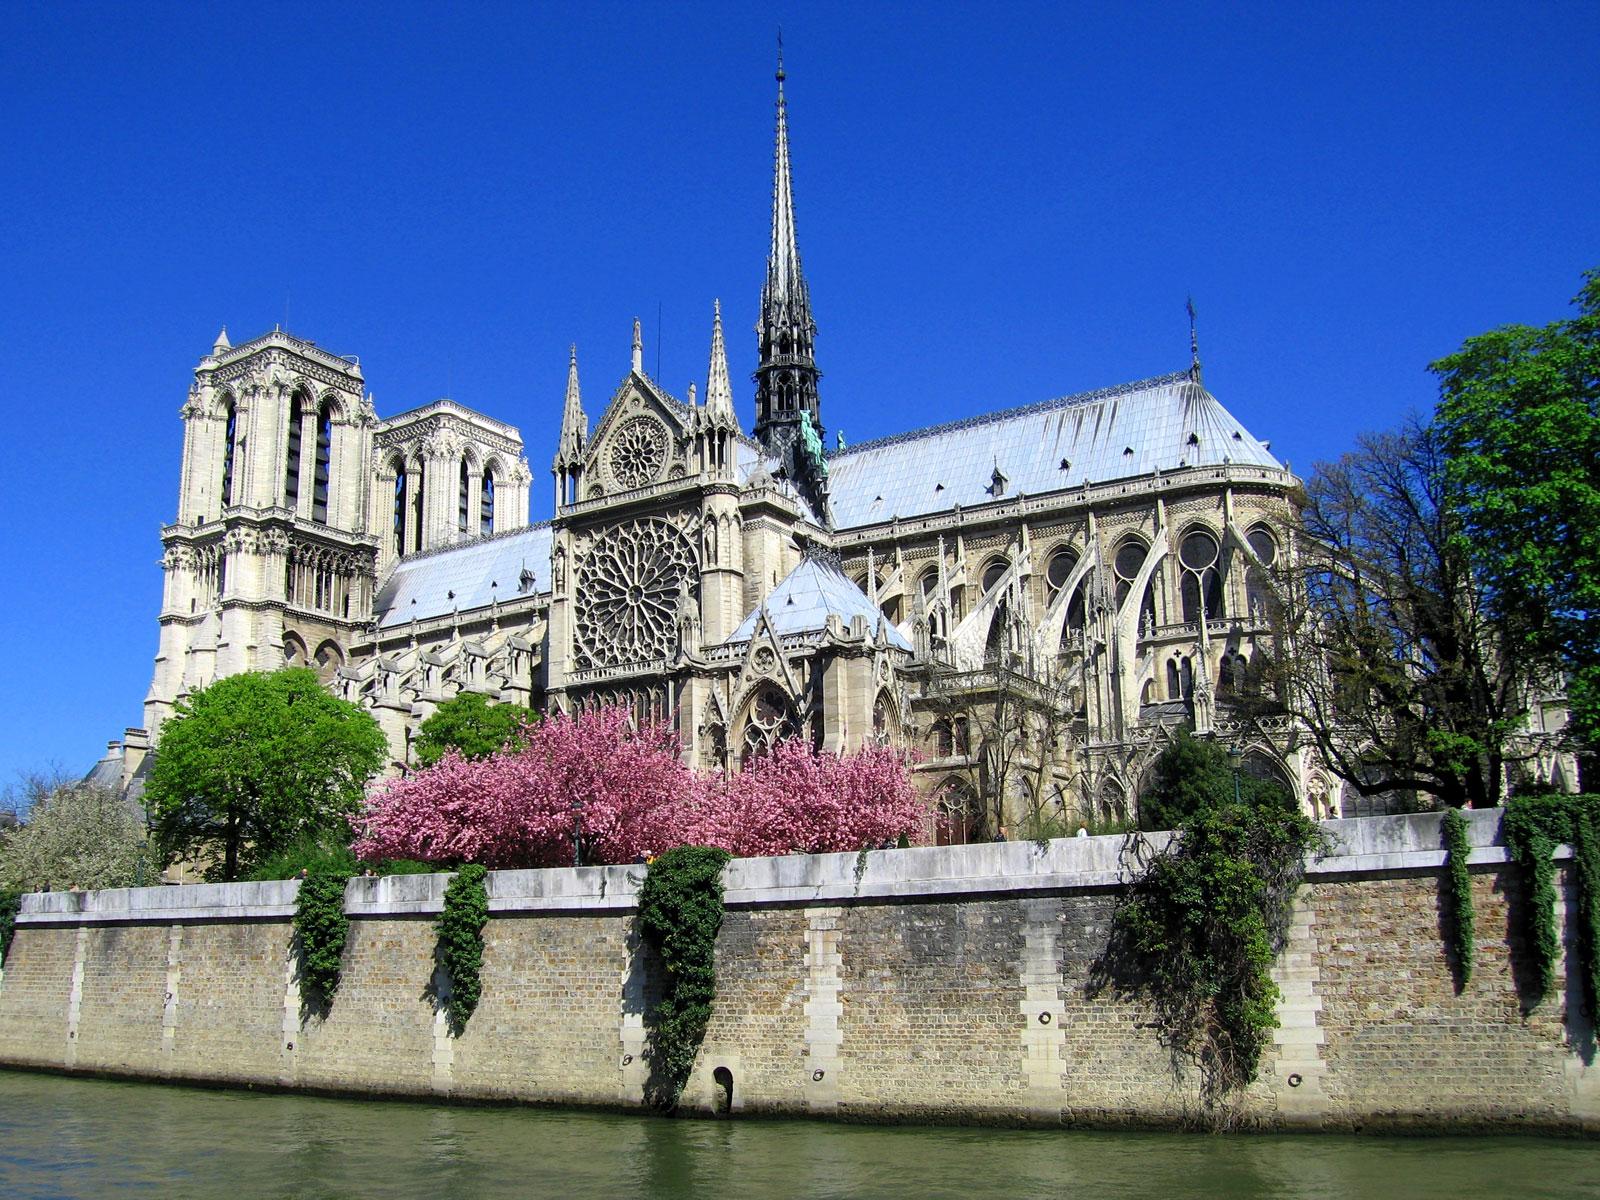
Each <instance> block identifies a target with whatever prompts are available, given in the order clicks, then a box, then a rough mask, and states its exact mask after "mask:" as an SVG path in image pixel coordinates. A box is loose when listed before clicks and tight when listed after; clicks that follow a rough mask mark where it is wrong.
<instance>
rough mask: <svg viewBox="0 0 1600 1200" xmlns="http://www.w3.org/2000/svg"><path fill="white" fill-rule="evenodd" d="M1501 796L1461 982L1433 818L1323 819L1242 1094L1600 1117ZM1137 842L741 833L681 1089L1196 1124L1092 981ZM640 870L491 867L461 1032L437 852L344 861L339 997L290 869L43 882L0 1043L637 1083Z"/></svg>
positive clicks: (1380, 1114) (1546, 1124)
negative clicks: (298, 962)
mask: <svg viewBox="0 0 1600 1200" xmlns="http://www.w3.org/2000/svg"><path fill="white" fill-rule="evenodd" d="M1497 822H1498V813H1495V812H1484V813H1478V814H1474V826H1473V830H1472V840H1473V843H1474V845H1475V846H1476V847H1477V848H1476V849H1475V850H1474V852H1473V860H1472V861H1473V878H1474V888H1475V898H1476V902H1477V906H1478V907H1477V911H1478V926H1477V928H1478V964H1477V968H1476V970H1475V972H1474V976H1473V979H1472V981H1471V983H1470V984H1469V985H1468V986H1467V988H1466V990H1465V991H1464V992H1462V993H1460V994H1458V993H1457V992H1456V991H1455V989H1454V986H1453V982H1452V975H1451V965H1450V962H1449V956H1448V953H1447V951H1446V949H1445V945H1444V942H1443V940H1442V938H1441V934H1440V928H1439V925H1440V922H1439V892H1440V876H1441V866H1442V858H1443V854H1442V852H1441V851H1439V850H1438V849H1437V847H1438V846H1439V844H1440V843H1439V828H1438V826H1439V818H1438V817H1437V816H1418V817H1407V818H1370V819H1363V820H1355V821H1338V822H1330V823H1329V829H1330V832H1331V833H1332V834H1333V835H1334V837H1335V839H1336V841H1335V850H1334V851H1333V853H1332V854H1331V855H1330V856H1329V857H1327V858H1325V859H1323V860H1320V861H1319V862H1317V863H1315V864H1313V866H1312V868H1311V871H1310V874H1309V875H1308V880H1307V884H1306V887H1305V891H1304V894H1303V895H1302V897H1301V900H1300V903H1299V909H1298V913H1299V916H1298V918H1297V921H1296V928H1295V931H1294V932H1293V933H1292V935H1291V937H1290V941H1289V945H1288V947H1287V948H1286V951H1285V953H1284V956H1283V958H1282V959H1281V960H1280V964H1279V969H1278V979H1279V984H1280V987H1281V988H1282V990H1283V997H1282V999H1281V1000H1280V1003H1279V1009H1278V1016H1279V1024H1280V1028H1279V1030H1278V1032H1277V1035H1276V1039H1275V1042H1276V1044H1275V1048H1274V1049H1273V1050H1272V1051H1271V1052H1269V1054H1268V1055H1267V1057H1266V1059H1265V1060H1264V1063H1263V1070H1262V1075H1261V1078H1260V1079H1259V1080H1258V1081H1257V1082H1256V1083H1255V1084H1254V1085H1252V1086H1251V1087H1250V1088H1249V1089H1248V1090H1247V1091H1246V1093H1245V1094H1244V1095H1243V1096H1242V1097H1241V1098H1240V1100H1239V1115H1240V1117H1241V1118H1242V1120H1243V1121H1244V1122H1245V1123H1247V1124H1253V1125H1260V1126H1264V1127H1274V1128H1324V1129H1366V1130H1378V1129H1421V1128H1449V1129H1452V1130H1456V1131H1459V1130H1461V1129H1464V1128H1482V1129H1486V1130H1488V1129H1493V1130H1513V1129H1543V1130H1562V1131H1569V1132H1580V1131H1581V1132H1588V1133H1593V1132H1595V1131H1596V1130H1597V1129H1600V1068H1597V1067H1596V1066H1595V1065H1594V1033H1593V1028H1592V1026H1591V1024H1590V1023H1589V1021H1588V1019H1587V1018H1586V1016H1585V1015H1584V1013H1583V1008H1582V1004H1581V1002H1580V1001H1579V999H1578V996H1577V988H1578V982H1577V976H1576V965H1575V956H1574V955H1572V954H1570V953H1569V954H1568V955H1566V956H1565V957H1564V959H1563V962H1562V963H1561V965H1560V967H1559V969H1558V978H1559V979H1565V980H1567V981H1568V986H1567V991H1566V992H1564V993H1558V994H1554V995H1551V996H1549V997H1547V998H1544V999H1543V1000H1541V1001H1539V1002H1538V1003H1529V997H1528V993H1527V991H1526V984H1525V982H1520V983H1519V979H1518V977H1517V972H1518V971H1519V970H1521V969H1522V965H1524V964H1525V961H1526V960H1525V957H1524V956H1523V954H1522V951H1521V949H1520V947H1519V946H1518V945H1517V944H1516V942H1515V939H1514V938H1512V937H1509V936H1508V931H1509V930H1511V929H1512V928H1513V927H1514V925H1513V922H1512V918H1511V915H1510V913H1509V911H1508V902H1509V903H1510V904H1512V905H1515V904H1517V903H1521V902H1522V900H1521V898H1520V895H1519V890H1518V889H1519V888H1520V882H1519V880H1518V878H1517V875H1516V872H1515V870H1514V869H1513V868H1511V867H1510V866H1508V865H1507V863H1506V859H1505V853H1504V851H1503V849H1502V848H1501V847H1500V846H1499V845H1498V841H1497ZM1154 836H1157V837H1160V836H1162V835H1154ZM1121 849H1122V847H1121V839H1119V838H1082V839H1067V840H1064V841H1058V842H1053V843H1050V844H1049V845H1048V846H1047V847H1045V848H1043V849H1040V848H1038V847H1035V846H1033V845H1031V844H1019V843H1012V844H1008V845H984V846H965V847H946V848H929V849H922V850H908V851H887V852H875V853H873V854H870V855H868V856H867V861H866V863H865V866H864V869H861V870H860V872H859V874H858V864H857V862H856V856H854V855H822V856H815V857H801V856H796V857H791V858H782V859H747V860H738V861H736V862H734V863H732V864H730V865H729V867H728V868H727V871H726V872H725V876H724V878H725V882H726V897H727V905H728V912H727V915H726V918H725V921H724V924H723V928H722V932H721V934H720V936H719V938H718V942H717V951H716V953H717V986H718V992H717V1000H716V1005H715V1009H714V1013H713V1016H712V1020H711V1023H710V1026H709V1028H708V1030H707V1033H706V1038H705V1041H704V1043H703V1045H702V1047H701V1050H700V1054H699V1058H698V1060H697V1064H696V1067H695V1071H694V1074H693V1076H692V1078H691V1080H690V1084H689V1088H688V1090H687V1092H686V1094H685V1103H686V1104H688V1105H689V1106H690V1107H691V1108H703V1109H707V1110H711V1109H714V1108H715V1107H716V1106H717V1104H718V1098H719V1096H723V1097H725V1096H726V1095H727V1092H726V1088H725V1087H723V1086H719V1084H718V1082H717V1078H716V1077H717V1072H718V1071H719V1069H720V1070H722V1071H725V1072H726V1073H727V1074H726V1076H725V1077H724V1078H725V1080H726V1081H727V1082H728V1084H730V1085H731V1088H732V1110H733V1111H734V1112H735V1113H739V1112H752V1113H753V1112H774V1113H787V1114H794V1115H815V1116H824V1117H837V1118H842V1119H852V1120H899V1119H916V1120H934V1119H937V1120H952V1121H982V1122H995V1123H1005V1124H1047V1125H1072V1126H1097V1127H1114V1126H1145V1127H1170V1126H1177V1125H1182V1124H1184V1123H1186V1122H1187V1121H1188V1120H1189V1119H1190V1118H1191V1117H1192V1116H1193V1114H1194V1111H1195V1104H1196V1093H1195V1088H1194V1081H1193V1079H1192V1078H1189V1079H1184V1078H1180V1077H1178V1076H1176V1075H1175V1074H1174V1071H1173V1069H1172V1064H1171V1061H1170V1059H1169V1056H1168V1054H1167V1051H1166V1050H1165V1049H1164V1048H1163V1047H1162V1046H1161V1044H1160V1043H1159V1041H1158V1039H1157V1037H1156V1035H1155V1033H1154V1032H1153V1031H1152V1029H1151V1028H1150V1024H1149V1022H1150V1015H1149V1013H1148V1012H1147V1011H1146V1010H1145V1009H1144V1008H1143V1007H1142V1006H1141V1005H1139V1004H1138V1003H1136V1002H1134V1001H1132V1000H1128V999H1124V998H1119V997H1117V996H1114V995H1112V994H1110V993H1109V992H1107V991H1105V990H1102V989H1099V988H1097V987H1096V986H1095V984H1094V982H1093V974H1094V973H1093V964H1094V962H1095V959H1096V958H1097V957H1098V955H1099V954H1100V952H1101V950H1102V949H1103V947H1104V945H1105V939H1106V933H1107V930H1108V927H1109V922H1110V918H1111V912H1112V909H1113V905H1114V902H1115V889H1116V887H1117V881H1118V880H1119V878H1120V877H1121V870H1122V867H1121V858H1120V851H1121ZM641 874H642V873H641V872H640V871H639V870H638V869H636V868H624V867H611V868H585V869H581V870H577V871H571V870H567V871H525V872H498V873H495V874H492V875H491V876H490V882H489V890H490V910H491V914H492V915H491V920H490V923H489V926H488V930H487V937H486V948H485V954H484V969H483V982H484V994H483V999H482V1001H481V1003H480V1005H479V1007H478V1010H477V1012H476V1013H475V1014H474V1015H473V1017H472V1018H471V1020H470V1021H469V1022H468V1025H467V1027H466V1029H465V1031H464V1032H463V1033H462V1034H461V1036H460V1037H452V1036H450V1035H449V1033H448V1030H447V1028H446V1027H445V1024H444V1017H443V1014H442V1012H441V1011H440V1009H439V1006H438V1005H436V1004H435V1002H434V1000H433V996H434V995H436V994H437V981H436V980H435V978H434V954H433V951H434V939H435V935H434V933H433V929H432V915H433V914H434V913H435V912H437V910H438V907H439V903H440V898H441V896H442V894H443V890H444V884H445V882H446V877H444V876H412V877H398V878H393V879H384V880H369V879H356V880H352V881H351V883H350V890H349V892H348V893H347V897H346V908H347V911H348V912H349V913H350V915H351V917H352V927H351V935H350V941H349V944H348V946H347V948H346V951H345V959H344V970H343V978H342V982H341V983H340V986H339V990H338V992H337V994H336V996H335V999H334V1002H333V1005H332V1008H331V1010H330V1011H329V1012H328V1014H327V1015H326V1016H325V1017H324V1016H319V1015H314V1014H306V1013H302V1012H301V1010H300V1006H299V996H298V989H297V987H296V986H295V983H294V978H293V956H292V954H291V937H290V926H289V924H288V920H289V916H290V914H291V912H292V908H293V897H294V891H295V888H296V886H297V885H296V884H295V883H294V882H292V881H289V882H285V883H280V884H257V885H213V886H207V887H195V888H166V889H140V890H133V891H127V892H104V893H91V894H88V895H81V894H78V895H71V894H69V895H63V894H53V895H44V896H30V897H28V898H27V899H26V900H25V902H24V906H23V912H22V915H21V917H20V920H19V924H18V931H17V935H16V939H15V941H14V943H13V946H12V951H11V955H10V957H9V958H8V960H7V961H6V963H5V968H4V973H3V975H0V1063H6V1064H12V1065H19V1066H35V1067H48V1068H52V1069H67V1070H81V1071H96V1072H107V1073H113V1074H127V1075H134V1076H142V1077H149V1078H172V1079H190V1080H201V1081H217V1082H230V1083H249V1084H253V1085H261V1086H285V1087H297V1088H308V1089H316V1090H331V1091H340V1092H352V1093H365V1092H370V1093H395V1094H405V1095H417V1096H436V1097H444V1096H448V1097H457V1098H484V1099H510V1100H522V1101H529V1102H541V1103H543V1102H560V1103H575V1104H586V1105H596V1106H605V1107H618V1108H631V1107H638V1106H640V1105H642V1104H644V1103H645V1083H646V1080H647V1078H648V1068H647V1063H646V1058H645V1053H644V1050H645V1039H644V1029H645V1013H646V1010H647V1008H648V1006H649V1004H650V1002H651V996H652V991H651V987H652V983H651V981H652V978H653V970H654V966H653V964H652V963H651V962H650V961H649V956H648V955H647V954H646V953H645V952H644V951H643V950H642V949H641V947H640V945H639V942H638V939H637V937H636V933H635V929H634V898H635V896H636V894H637V889H638V886H639V883H640V882H641V879H640V876H641ZM1561 874H1562V877H1563V882H1564V884H1565V885H1566V886H1567V887H1568V889H1569V894H1568V895H1567V897H1566V900H1565V903H1564V906H1563V907H1564V910H1565V912H1567V913H1570V912H1571V911H1573V910H1572V907H1571V906H1572V905H1573V904H1574V903H1575V898H1574V897H1573V896H1572V895H1571V894H1570V887H1571V884H1570V880H1567V879H1566V876H1568V875H1569V874H1570V868H1569V867H1568V866H1566V865H1563V866H1562V868H1561ZM1569 948H1570V947H1569ZM1525 1006H1526V1007H1525Z"/></svg>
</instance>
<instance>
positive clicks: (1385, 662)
mask: <svg viewBox="0 0 1600 1200" xmlns="http://www.w3.org/2000/svg"><path fill="white" fill-rule="evenodd" d="M1445 493H1446V484H1445V458H1444V454H1443V451H1442V450H1441V448H1440V445H1439V439H1438V437H1437V435H1436V434H1435V432H1434V431H1433V430H1432V429H1431V428H1430V427H1427V426H1423V425H1421V424H1420V423H1418V422H1417V421H1415V420H1411V421H1407V422H1406V423H1405V424H1404V425H1402V426H1401V427H1400V428H1399V429H1397V430H1394V431H1391V432H1387V433H1378V434H1363V435H1362V436H1361V437H1360V438H1359V439H1358V441H1357V448H1356V449H1355V450H1354V451H1352V452H1351V453H1349V454H1346V455H1345V456H1344V457H1343V458H1341V459H1339V460H1338V461H1337V462H1332V463H1318V464H1317V467H1316V471H1315V472H1314V473H1313V475H1312V478H1311V480H1310V482H1309V483H1308V484H1307V485H1306V501H1305V506H1304V509H1303V510H1302V512H1301V520H1302V523H1303V527H1304V536H1303V537H1302V538H1301V539H1300V540H1299V542H1298V545H1297V553H1296V554H1294V555H1293V556H1285V560H1284V562H1283V563H1282V565H1281V566H1280V567H1279V568H1278V573H1277V578H1276V580H1275V587H1274V601H1275V602H1274V604H1273V605H1272V608H1271V615H1272V620H1273V623H1274V635H1275V636H1274V638H1273V653H1272V654H1271V655H1270V656H1269V657H1268V658H1267V659H1266V660H1265V664H1264V676H1265V681H1266V683H1267V684H1268V686H1267V687H1266V688H1265V689H1264V690H1263V693H1262V699H1263V700H1266V699H1268V698H1270V700H1271V702H1272V703H1274V704H1281V705H1282V706H1283V707H1284V708H1286V709H1288V710H1289V711H1290V712H1292V713H1293V714H1294V715H1295V716H1297V717H1298V718H1300V721H1301V724H1302V727H1303V728H1304V730H1305V731H1306V733H1307V735H1308V736H1309V737H1310V738H1311V739H1312V741H1313V742H1314V743H1315V745H1316V747H1317V749H1318V751H1319V752H1320V754H1321V756H1322V759H1323V761H1324V762H1325V763H1326V764H1327V765H1328V768H1329V769H1330V770H1332V771H1333V772H1334V773H1335V774H1337V775H1338V776H1339V777H1340V778H1341V779H1343V780H1344V781H1345V782H1346V783H1347V784H1349V785H1350V786H1351V787H1352V788H1353V789H1355V790H1356V791H1358V792H1359V793H1360V794H1361V795H1363V796H1378V795H1384V794H1389V793H1401V794H1405V793H1413V794H1416V793H1420V794H1422V795H1425V796H1430V797H1435V798H1437V799H1438V800H1439V801H1440V802H1441V803H1443V804H1444V805H1446V806H1448V807H1453V808H1459V807H1461V806H1463V805H1467V804H1471V805H1473V806H1475V807H1478V806H1485V805H1494V804H1497V803H1498V802H1499V797H1500V790H1501V778H1502V773H1503V767H1504V765H1505V763H1506V762H1507V761H1508V760H1510V759H1513V758H1514V757H1515V754H1516V750H1515V749H1514V747H1512V746H1511V744H1510V743H1511V735H1512V733H1513V732H1514V730H1515V729H1516V727H1517V725H1518V722H1519V721H1520V720H1521V718H1522V715H1523V711H1524V708H1525V696H1526V680H1527V672H1526V669H1525V664H1524V663H1523V662H1522V660H1521V659H1520V658H1519V657H1518V656H1516V655H1507V654H1503V653H1501V652H1500V649H1499V639H1498V637H1497V635H1496V631H1495V629H1494V627H1493V625H1492V624H1491V622H1490V621H1489V619H1488V616H1487V612H1486V604H1487V592H1488V583H1487V581H1486V580H1485V578H1484V576H1483V573H1482V572H1481V571H1479V570H1477V569H1476V565H1475V564H1474V563H1473V561H1472V559H1471V556H1470V555H1468V554H1467V553H1466V551H1465V549H1464V547H1463V545H1462V542H1461V539H1460V537H1459V530H1460V522H1459V521H1457V519H1456V517H1455V515H1454V513H1453V512H1452V511H1451V509H1450V508H1449V506H1448V504H1447V503H1446V501H1445Z"/></svg>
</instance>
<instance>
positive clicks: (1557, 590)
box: [1432, 269, 1600, 753]
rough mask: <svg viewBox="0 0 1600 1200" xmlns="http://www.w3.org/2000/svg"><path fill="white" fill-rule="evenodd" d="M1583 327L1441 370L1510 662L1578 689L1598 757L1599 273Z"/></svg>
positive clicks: (1468, 346)
mask: <svg viewBox="0 0 1600 1200" xmlns="http://www.w3.org/2000/svg"><path fill="white" fill-rule="evenodd" d="M1574 303H1575V304H1576V305H1577V308H1578V315H1577V316H1576V317H1574V318H1573V319H1571V320H1567V321H1556V322H1554V323H1552V324H1550V325H1546V326H1545V327H1544V328H1542V329H1535V328H1530V327H1529V326H1526V325H1508V326H1506V327H1504V328H1502V329H1496V330H1493V331H1492V332H1489V333H1485V334H1481V335H1480V336H1478V337H1474V338H1470V339H1468V340H1467V341H1466V342H1465V343H1464V344H1463V345H1462V347H1461V349H1460V350H1459V351H1457V352H1456V353H1455V354H1452V355H1450V356H1449V357H1448V358H1443V359H1440V360H1439V361H1438V362H1436V363H1434V364H1433V366H1432V370H1433V371H1434V373H1435V374H1437V375H1438V376H1439V385H1440V387H1439V390H1440V400H1439V407H1438V410H1437V412H1436V414H1435V428H1436V429H1437V431H1438V436H1439V438H1440V441H1441V444H1442V445H1443V447H1444V450H1445V453H1446V454H1447V455H1448V463H1447V467H1446V479H1447V482H1448V485H1449V491H1448V496H1447V501H1446V502H1447V504H1448V505H1449V507H1450V509H1451V511H1452V512H1453V513H1455V514H1456V516H1457V517H1458V519H1459V521H1460V534H1461V539H1462V543H1463V545H1464V546H1465V547H1466V548H1467V550H1468V551H1469V552H1470V553H1471V555H1472V558H1473V561H1474V562H1475V563H1476V564H1477V566H1478V569H1479V570H1480V571H1482V572H1483V575H1484V577H1485V578H1486V579H1487V581H1488V584H1489V588H1488V591H1487V594H1486V599H1487V601H1488V605H1489V611H1490V613H1491V615H1492V617H1493V619H1494V621H1495V624H1496V626H1497V628H1498V631H1499V633H1500V636H1501V638H1502V640H1503V644H1504V646H1505V648H1506V653H1507V654H1508V655H1512V656H1516V657H1519V658H1526V659H1531V660H1532V661H1534V662H1537V663H1538V664H1540V665H1542V666H1544V667H1546V668H1549V669H1553V670H1560V671H1564V672H1565V673H1566V676H1567V700H1568V703H1569V704H1570V706H1571V711H1572V730H1573V732H1574V733H1575V734H1576V735H1577V737H1578V739H1579V741H1580V742H1581V743H1582V744H1583V745H1585V746H1586V747H1587V748H1588V750H1589V751H1590V753H1593V752H1595V751H1596V750H1597V749H1600V269H1597V270H1594V271H1590V272H1589V273H1588V274H1587V275H1586V276H1585V278H1584V286H1583V290H1582V291H1581V292H1580V293H1579V294H1578V296H1577V298H1576V300H1575V301H1574Z"/></svg>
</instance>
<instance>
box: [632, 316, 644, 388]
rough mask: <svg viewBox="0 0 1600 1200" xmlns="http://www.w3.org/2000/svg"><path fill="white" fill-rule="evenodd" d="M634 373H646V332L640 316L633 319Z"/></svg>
mask: <svg viewBox="0 0 1600 1200" xmlns="http://www.w3.org/2000/svg"><path fill="white" fill-rule="evenodd" d="M633 373H634V374H635V375H643V374H644V332H643V330H642V329H640V327H639V318H638V317H635V318H634V319H633Z"/></svg>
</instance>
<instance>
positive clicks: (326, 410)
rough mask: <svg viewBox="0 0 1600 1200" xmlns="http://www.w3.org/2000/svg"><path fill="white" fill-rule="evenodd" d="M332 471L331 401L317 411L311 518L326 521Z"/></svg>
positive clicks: (325, 402)
mask: <svg viewBox="0 0 1600 1200" xmlns="http://www.w3.org/2000/svg"><path fill="white" fill-rule="evenodd" d="M332 473H333V402H332V401H331V400H329V401H324V402H323V405H322V408H321V409H320V410H318V412H317V460H316V464H315V472H314V474H313V475H312V477H311V519H312V520H313V521H317V522H320V523H321V524H324V525H326V524H327V523H328V484H329V482H330V480H331V479H332Z"/></svg>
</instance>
